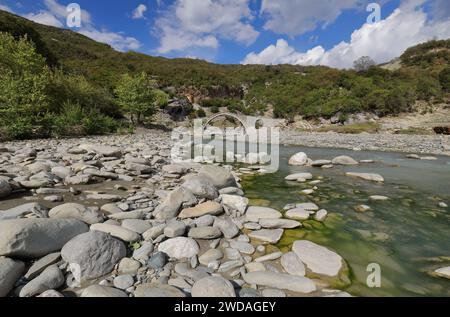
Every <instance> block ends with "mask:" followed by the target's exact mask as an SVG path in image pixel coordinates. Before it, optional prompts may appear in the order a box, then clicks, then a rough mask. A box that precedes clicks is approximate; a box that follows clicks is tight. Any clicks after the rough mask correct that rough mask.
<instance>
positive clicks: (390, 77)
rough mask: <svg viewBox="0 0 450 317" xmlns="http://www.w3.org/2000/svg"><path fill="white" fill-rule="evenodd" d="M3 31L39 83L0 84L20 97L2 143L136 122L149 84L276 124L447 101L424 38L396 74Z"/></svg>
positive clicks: (443, 79)
mask: <svg viewBox="0 0 450 317" xmlns="http://www.w3.org/2000/svg"><path fill="white" fill-rule="evenodd" d="M2 31H3V32H7V33H9V34H11V35H12V36H13V37H14V39H15V42H14V43H18V44H17V45H19V47H25V46H26V43H32V47H33V49H29V48H27V50H26V51H27V54H28V55H29V56H33V58H32V60H35V61H36V62H35V64H33V69H32V70H27V71H26V72H24V73H23V74H26V75H27V76H28V75H29V76H31V77H30V79H29V80H30V82H29V83H32V82H34V81H36V83H40V85H42V86H39V85H31V84H30V85H29V87H33V89H35V90H37V91H27V90H26V89H25V90H24V89H21V88H19V87H15V88H14V87H12V88H11V87H10V86H7V85H13V83H17V82H18V81H19V82H20V80H19V77H17V74H15V73H14V72H13V73H12V74H11V73H9V75H4V76H6V77H1V78H0V81H1V83H0V85H3V88H0V89H4V90H3V91H5V93H6V95H7V96H8V95H9V97H8V98H12V95H14V94H15V92H17V94H18V95H17V96H20V95H21V96H22V97H20V98H22V99H20V100H19V99H18V98H19V97H17V98H16V99H17V100H15V101H14V102H12V103H11V100H6V99H5V98H6V97H4V98H3V99H0V109H1V111H2V112H1V118H0V120H2V122H3V124H2V126H3V130H5V129H6V130H8V131H6V132H5V131H3V135H5V134H6V135H8V136H9V137H21V138H25V137H30V136H38V135H39V136H41V135H46V134H47V135H49V134H62V135H64V134H67V133H68V132H69V131H72V132H73V131H78V133H92V131H94V130H95V129H96V128H98V127H95V126H92V124H91V123H90V122H84V121H90V120H88V119H82V118H85V117H89V118H96V117H98V119H96V120H95V121H96V122H100V124H101V125H102V128H101V129H100V128H99V130H98V131H99V132H105V131H111V130H115V129H116V128H117V124H116V121H114V120H113V118H120V117H122V116H124V115H125V116H127V117H128V118H130V119H133V121H135V123H139V122H140V121H142V118H143V116H146V115H147V116H148V115H151V114H153V113H154V112H155V109H156V108H157V107H163V106H164V104H165V102H166V101H167V96H166V95H165V94H162V93H161V92H160V91H158V90H156V86H158V87H159V88H160V89H162V90H164V91H166V92H167V93H168V94H169V95H170V96H172V97H173V96H187V95H194V96H196V98H197V100H198V101H199V102H200V103H201V105H202V106H204V107H209V108H210V110H211V111H212V112H218V111H219V108H221V107H227V108H228V110H229V111H233V112H241V113H244V114H253V115H254V114H261V113H264V112H266V111H268V110H272V109H273V114H274V116H275V117H284V118H289V119H292V118H294V117H295V116H296V115H302V116H304V117H306V118H319V117H324V118H330V117H333V116H339V118H340V119H341V120H342V121H344V120H345V119H346V118H347V116H348V115H349V114H352V113H358V112H372V113H375V114H377V115H379V116H383V115H387V114H398V113H400V112H404V111H410V110H411V109H412V106H413V105H414V103H415V101H416V100H425V101H427V102H430V103H435V102H442V101H447V100H448V93H449V92H450V86H449V85H450V68H449V66H448V65H449V59H450V51H449V46H450V40H445V41H431V42H428V43H425V44H421V45H418V46H416V47H413V48H410V49H408V50H407V51H406V52H405V54H404V55H402V56H401V61H402V67H401V68H400V69H397V70H395V71H390V70H386V69H383V68H381V67H378V66H371V65H369V66H371V67H359V66H358V70H359V71H356V70H337V69H332V68H328V67H323V66H315V67H310V66H308V67H306V66H293V65H278V66H264V65H245V66H244V65H216V64H211V63H208V62H205V61H201V60H191V59H166V58H162V57H152V56H147V55H144V54H140V53H136V52H128V53H122V52H117V51H115V50H113V49H112V48H111V47H110V46H108V45H105V44H101V43H98V42H95V41H93V40H91V39H89V38H87V37H85V36H83V35H80V34H78V33H75V32H72V31H69V30H62V29H59V28H54V27H49V26H43V25H39V24H36V23H33V22H31V21H28V20H26V19H23V18H21V17H18V16H15V15H12V14H9V13H6V12H3V11H0V32H2ZM25 35H26V39H25V38H24V36H25ZM2 42H3V41H2ZM10 42H11V40H8V43H10ZM8 45H13V44H8ZM3 54H4V56H0V58H1V60H0V65H2V66H0V67H3V68H4V69H6V68H8V67H10V66H11V65H9V64H7V63H4V62H3V60H9V59H11V58H12V55H10V56H9V57H8V54H12V51H11V50H10V49H8V48H6V49H4V50H3ZM4 58H5V59H4ZM367 61H369V60H368V59H367ZM30 63H31V62H30ZM355 65H359V64H355ZM364 65H368V64H367V63H365V64H364ZM364 65H363V66H364ZM22 66H24V65H22ZM5 74H8V73H5ZM141 74H148V75H141ZM2 76H3V75H2ZM8 76H9V77H8ZM15 76H16V77H15ZM142 76H145V78H144V77H142ZM132 79H133V80H132ZM141 85H143V86H142V87H146V88H144V89H143V88H142V87H141ZM8 87H9V88H8ZM147 88H148V89H150V88H151V89H155V90H152V92H151V93H149V94H148V95H146V96H145V95H144V94H141V93H143V92H144V91H146V90H147ZM8 89H10V90H8ZM14 89H16V90H14ZM124 89H125V91H126V92H124ZM34 94H36V96H35V95H34ZM0 98H1V97H0ZM27 98H28V99H27ZM31 98H37V99H31ZM39 98H42V99H39ZM36 100H37V101H36ZM13 105H14V106H13ZM31 105H32V106H33V111H31V112H29V111H27V110H26V108H27V107H30V106H31ZM4 108H8V109H6V110H5V109H4ZM11 109H16V110H11ZM11 111H12V112H11ZM14 111H16V112H20V111H22V112H23V113H27V114H30V116H32V118H31V119H30V120H29V119H26V120H25V119H24V120H25V121H26V122H15V121H14V120H15V119H14V118H18V116H17V114H14ZM192 111H194V110H192ZM192 115H193V116H198V117H202V116H204V115H205V113H204V111H197V112H193V114H192ZM55 117H56V119H55ZM24 118H25V117H24ZM20 120H22V119H20ZM20 120H19V119H17V121H20ZM64 121H66V122H73V123H71V124H75V123H77V129H70V128H66V127H67V126H68V125H61V124H60V127H58V122H64ZM49 126H50V128H48V127H49ZM44 127H46V128H44ZM37 128H39V129H37ZM22 130H23V131H27V132H26V133H22V132H20V131H22ZM38 132H39V133H38ZM94 132H95V131H94ZM0 133H1V132H0Z"/></svg>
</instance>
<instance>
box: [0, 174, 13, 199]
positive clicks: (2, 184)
mask: <svg viewBox="0 0 450 317" xmlns="http://www.w3.org/2000/svg"><path fill="white" fill-rule="evenodd" d="M11 192H12V188H11V186H10V185H9V182H8V181H7V180H6V179H1V178H0V199H2V198H5V197H7V196H9V194H11Z"/></svg>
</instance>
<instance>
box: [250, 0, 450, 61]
mask: <svg viewBox="0 0 450 317" xmlns="http://www.w3.org/2000/svg"><path fill="white" fill-rule="evenodd" d="M422 3H423V1H420V0H412V1H405V2H404V3H403V4H402V5H401V6H400V7H399V8H398V9H396V10H395V11H394V12H393V13H392V14H391V15H390V16H389V17H388V18H386V19H385V20H382V21H380V22H378V23H374V24H364V25H363V26H362V27H361V28H360V29H358V30H355V31H354V32H353V34H352V35H351V40H350V41H349V42H345V41H343V42H341V43H339V44H338V45H336V46H335V47H333V48H332V49H330V50H328V51H326V50H325V49H324V48H323V47H322V46H317V47H315V48H313V49H311V50H309V51H307V52H299V51H296V50H295V49H294V48H293V47H291V46H289V44H288V43H287V42H286V41H285V40H278V42H277V43H276V45H271V46H269V47H267V48H266V49H264V50H263V51H261V52H260V53H254V52H253V53H250V54H248V55H247V57H246V58H245V59H244V61H243V62H242V63H243V64H280V63H287V64H299V65H327V66H331V67H337V68H350V67H352V65H353V61H354V60H356V59H357V58H359V57H361V56H365V55H367V56H370V57H372V58H373V59H374V60H375V61H376V62H378V63H382V62H387V61H389V60H391V59H393V58H395V57H398V56H399V55H401V54H402V53H403V52H404V51H405V50H406V49H407V48H408V47H410V46H413V45H416V44H418V43H422V42H425V41H428V40H430V39H432V38H439V39H445V38H449V37H450V20H448V19H447V20H443V21H441V20H429V19H428V16H427V13H425V11H424V10H423V8H421V7H420V6H419V7H417V5H420V4H422Z"/></svg>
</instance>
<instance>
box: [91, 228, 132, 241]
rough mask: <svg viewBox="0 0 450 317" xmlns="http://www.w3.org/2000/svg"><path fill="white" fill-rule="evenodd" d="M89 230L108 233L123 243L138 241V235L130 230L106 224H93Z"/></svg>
mask: <svg viewBox="0 0 450 317" xmlns="http://www.w3.org/2000/svg"><path fill="white" fill-rule="evenodd" d="M91 230H92V231H101V232H105V233H109V234H110V235H112V236H113V237H115V238H119V239H121V240H123V241H125V242H135V241H137V240H139V239H140V235H139V234H138V233H136V232H134V231H132V230H129V229H127V228H124V227H121V226H115V225H110V224H106V223H96V224H93V225H92V226H91Z"/></svg>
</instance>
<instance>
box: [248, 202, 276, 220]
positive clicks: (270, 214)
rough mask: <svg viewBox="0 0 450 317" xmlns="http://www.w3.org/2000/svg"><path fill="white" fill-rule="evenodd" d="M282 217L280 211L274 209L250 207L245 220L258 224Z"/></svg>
mask: <svg viewBox="0 0 450 317" xmlns="http://www.w3.org/2000/svg"><path fill="white" fill-rule="evenodd" d="M282 216H283V215H282V214H281V213H280V212H279V211H277V210H275V209H273V208H268V207H259V206H250V207H248V208H247V213H246V214H245V219H246V220H247V221H249V222H258V221H259V220H260V219H279V218H281V217H282Z"/></svg>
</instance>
